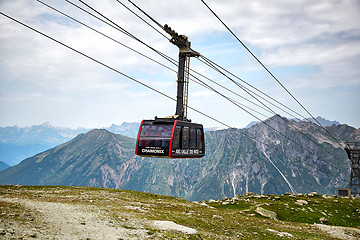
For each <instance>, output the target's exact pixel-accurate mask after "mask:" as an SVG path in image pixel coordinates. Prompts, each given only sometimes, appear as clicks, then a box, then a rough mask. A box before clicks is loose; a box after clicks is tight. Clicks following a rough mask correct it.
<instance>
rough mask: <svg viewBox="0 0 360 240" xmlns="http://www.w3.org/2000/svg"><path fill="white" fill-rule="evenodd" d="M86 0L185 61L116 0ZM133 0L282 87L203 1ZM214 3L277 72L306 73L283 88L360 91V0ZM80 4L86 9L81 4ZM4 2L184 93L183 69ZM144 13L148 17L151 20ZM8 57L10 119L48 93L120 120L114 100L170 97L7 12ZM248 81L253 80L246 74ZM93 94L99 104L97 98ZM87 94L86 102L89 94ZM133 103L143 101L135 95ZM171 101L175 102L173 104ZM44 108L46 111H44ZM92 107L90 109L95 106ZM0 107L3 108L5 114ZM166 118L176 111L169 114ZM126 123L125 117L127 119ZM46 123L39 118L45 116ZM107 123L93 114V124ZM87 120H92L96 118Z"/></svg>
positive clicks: (64, 6) (0, 64)
mask: <svg viewBox="0 0 360 240" xmlns="http://www.w3.org/2000/svg"><path fill="white" fill-rule="evenodd" d="M46 2H47V3H49V4H50V5H53V6H55V7H56V8H58V9H59V10H62V11H64V12H66V13H67V14H69V15H71V16H73V17H76V18H78V19H80V20H81V21H84V22H85V23H86V24H89V25H91V26H92V27H94V28H96V29H98V30H99V31H101V32H104V33H106V34H108V35H109V36H111V37H113V38H114V39H116V40H118V41H121V42H123V43H125V44H127V45H129V46H131V47H133V48H135V49H137V50H139V51H141V52H142V53H144V54H146V55H148V56H149V57H152V58H154V59H156V60H157V61H160V62H161V63H164V64H166V65H167V66H169V67H171V68H172V69H176V67H175V66H173V65H172V64H171V63H169V62H167V61H166V60H164V59H162V58H161V57H160V56H158V55H157V54H156V53H154V52H153V51H151V50H149V49H148V48H146V47H144V46H143V45H142V44H140V43H138V42H136V41H134V40H132V39H130V38H128V37H126V36H125V35H123V34H121V33H120V32H118V31H117V30H115V29H113V28H111V27H109V26H108V25H105V24H103V23H101V22H99V21H97V20H95V19H94V18H92V17H90V16H88V15H87V14H84V13H83V12H82V11H79V10H78V9H76V8H74V7H73V6H71V5H69V4H68V3H66V2H65V1H64V2H62V1H61V2H60V1H56V0H48V1H46ZM74 2H75V1H74ZM86 2H88V3H89V4H90V5H92V6H94V7H95V8H96V9H99V11H101V12H102V13H104V14H106V16H108V17H109V18H111V19H113V20H114V21H116V22H117V23H119V24H120V25H121V26H123V27H124V28H125V29H127V30H129V31H130V32H131V33H133V34H134V35H135V36H138V37H139V38H141V40H143V41H144V42H146V43H149V44H150V45H151V46H154V47H155V48H156V49H159V50H160V51H162V52H164V53H166V54H168V55H169V56H171V57H172V58H174V59H177V51H178V50H177V48H176V47H175V46H173V45H172V44H170V43H169V42H168V41H167V40H166V39H164V38H163V37H162V36H161V35H159V34H158V33H157V32H155V31H154V30H152V29H151V28H149V27H148V26H147V25H146V24H144V23H143V22H142V21H141V20H138V19H137V18H136V17H135V16H133V15H132V14H131V13H130V12H128V11H127V10H126V9H124V8H123V7H122V6H121V5H120V4H118V3H117V2H116V1H115V0H106V1H95V0H91V1H86ZM134 2H135V3H136V4H138V5H139V6H141V7H142V8H143V9H144V10H146V11H147V12H148V13H149V14H150V15H151V16H153V17H154V18H155V19H157V20H158V21H159V22H160V23H161V24H165V23H167V24H169V25H170V26H171V27H172V28H173V29H175V30H176V31H178V32H179V33H181V34H185V35H188V36H189V39H190V41H191V42H192V46H193V47H194V49H195V50H198V49H200V50H201V53H202V54H203V55H205V56H207V57H209V58H211V59H212V60H215V61H216V62H217V63H219V64H220V65H222V66H224V67H226V68H229V69H231V70H232V71H235V72H236V73H238V74H239V75H240V77H248V78H249V79H251V82H259V85H260V87H267V88H268V89H265V90H264V89H263V90H264V91H273V89H274V88H275V87H274V86H271V85H270V82H271V81H272V80H271V79H270V77H269V76H268V75H266V74H264V73H259V70H261V67H260V66H259V65H258V64H257V63H256V62H255V61H254V60H253V59H252V57H251V56H250V55H249V54H248V53H247V52H246V51H245V50H244V49H243V47H241V46H240V44H238V42H237V41H236V40H235V39H234V38H233V37H232V36H231V35H230V34H229V32H228V31H227V30H226V29H225V28H224V27H223V26H222V25H221V23H220V22H219V21H218V20H217V19H216V18H215V17H214V16H213V15H212V14H211V13H210V12H209V11H208V9H206V7H205V6H204V5H203V4H202V3H201V1H191V0H184V1H180V2H179V1H172V2H169V1H167V0H157V1H156V3H155V2H154V1H137V0H136V1H134ZM206 2H207V3H208V5H209V6H210V7H211V8H212V9H213V10H214V11H215V12H216V13H217V14H218V15H219V16H220V17H221V18H222V19H223V20H224V21H225V23H227V24H228V26H229V27H230V28H231V29H232V30H233V31H234V32H235V33H236V34H237V36H238V37H239V38H240V39H241V40H243V41H244V42H245V44H247V45H248V46H249V48H251V49H252V50H253V52H254V53H255V54H256V55H257V56H258V57H259V58H260V59H261V60H262V61H263V63H265V65H267V66H268V67H269V68H270V69H274V70H275V71H277V70H278V69H280V70H279V71H280V72H279V73H280V74H281V73H282V72H281V71H282V70H283V69H284V68H286V69H287V71H288V72H289V71H291V70H292V69H293V68H294V69H295V68H302V69H304V72H303V73H302V74H301V75H299V76H295V77H294V75H295V73H292V74H288V75H289V76H287V75H284V76H283V78H281V79H280V81H283V82H285V85H287V86H290V89H293V90H296V91H297V92H298V91H300V92H298V94H299V95H300V96H301V95H302V93H303V92H306V91H307V89H308V88H309V87H312V88H317V89H318V90H319V91H320V90H321V89H323V88H327V89H333V88H334V91H336V90H335V88H337V87H344V86H353V87H354V88H358V89H359V85H360V82H359V81H360V80H359V75H360V70H359V69H360V67H359V62H360V41H359V40H360V25H359V24H358V23H359V22H360V3H359V1H357V0H343V1H325V0H322V1H312V0H297V1H285V2H284V1H280V0H279V1H275V0H274V1H258V0H251V1H250V0H246V1H238V0H226V1H206ZM124 3H125V4H127V5H128V6H129V7H131V8H132V9H134V8H133V7H132V6H131V5H129V3H128V2H126V1H124ZM76 4H79V5H81V3H78V2H76ZM0 6H1V11H2V12H4V13H6V14H9V15H11V16H12V17H15V18H17V19H19V20H21V21H23V22H25V23H26V24H29V25H31V26H32V27H35V28H36V29H39V30H40V31H43V32H44V33H46V34H48V35H50V36H52V37H54V38H56V39H58V40H60V41H62V42H64V43H66V44H68V45H69V46H71V47H74V48H76V49H78V50H80V51H82V52H84V53H85V54H88V55H90V56H92V57H94V58H96V59H98V60H99V61H101V62H104V63H105V64H108V65H110V66H111V67H114V68H115V69H118V70H119V71H122V72H124V73H126V74H129V75H130V76H132V77H135V78H137V79H139V80H141V81H143V82H145V83H146V84H148V85H150V86H153V87H155V88H157V89H159V90H161V91H164V92H165V93H166V94H169V95H171V94H175V93H176V89H175V87H176V85H175V83H176V82H175V81H176V74H175V73H173V72H171V71H169V70H167V69H165V68H163V67H161V66H159V65H157V64H155V63H153V62H151V61H149V60H147V59H145V58H143V57H141V56H139V55H137V54H135V53H133V52H132V51H129V50H127V49H125V48H123V47H122V46H120V45H119V44H117V43H114V42H112V41H111V40H109V39H106V38H104V37H102V36H100V35H98V34H97V33H95V32H93V31H91V30H89V29H87V28H85V27H83V26H80V25H79V24H77V23H74V22H72V21H71V20H69V19H66V18H64V17H62V16H61V15H59V14H57V13H55V12H54V11H52V10H50V9H48V8H46V7H44V6H43V5H41V4H39V3H38V2H36V1H31V0H30V1H29V0H18V1H15V2H14V1H11V0H3V1H1V3H0ZM81 6H83V5H81ZM83 7H84V6H83ZM134 10H135V9H134ZM135 11H137V10H135ZM137 12H138V11H137ZM139 14H140V15H142V14H141V13H139ZM142 16H143V15H142ZM144 18H146V17H145V16H144ZM0 54H1V56H2V58H1V60H0V72H1V73H0V74H1V75H0V87H1V89H2V90H1V92H0V94H1V95H0V97H1V98H2V99H6V103H7V104H8V107H6V109H7V110H6V113H7V114H10V115H11V114H12V113H11V111H10V110H9V109H10V107H9V106H13V107H14V108H16V109H23V108H21V107H20V105H21V104H24V105H26V104H29V101H30V102H31V101H33V103H34V105H35V104H41V99H51V101H50V100H49V101H50V102H52V103H53V104H54V105H56V106H61V104H62V103H64V102H76V101H83V102H85V103H86V101H88V102H89V104H90V103H91V104H92V106H93V109H103V110H102V112H103V115H104V118H105V117H106V114H107V113H106V112H108V116H109V117H110V116H112V113H111V112H112V111H111V110H108V111H105V110H104V109H110V108H109V106H110V105H108V104H109V102H111V99H114V102H115V101H117V102H120V103H121V104H123V105H126V106H132V105H133V108H134V109H139V108H140V107H139V106H140V105H136V104H141V102H142V101H147V99H150V96H151V98H152V100H151V101H147V102H151V103H154V104H156V102H167V101H168V100H167V99H165V98H163V97H161V96H159V95H157V94H155V93H152V92H151V90H148V89H145V88H144V87H141V86H138V85H137V84H136V83H134V82H132V81H131V80H129V79H127V78H126V77H123V76H121V75H118V74H116V73H114V72H112V71H111V70H109V69H106V68H104V67H103V66H100V65H98V64H97V63H94V62H92V61H91V60H88V59H86V58H84V57H83V56H80V55H78V54H77V53H74V52H72V51H71V50H69V49H66V48H64V47H63V46H60V45H58V44H57V43H54V42H52V41H51V40H48V39H46V38H44V37H43V36H40V35H38V34H37V33H34V32H32V31H31V30H27V29H25V28H24V27H22V26H20V25H19V24H17V23H14V22H13V21H11V20H9V19H7V18H5V17H3V16H0ZM191 64H192V66H193V67H195V68H196V69H198V71H200V72H201V73H203V74H205V75H207V76H211V78H212V79H214V80H215V81H217V82H218V83H222V84H224V83H225V82H227V81H228V80H226V79H224V78H223V77H222V76H221V75H218V74H215V73H214V72H213V71H211V70H210V69H209V68H208V67H206V66H205V65H203V64H202V63H199V61H195V60H192V61H191ZM308 68H309V69H310V70H309V69H308ZM314 69H315V70H314ZM344 79H346V80H344ZM245 80H247V79H246V78H245ZM230 86H231V85H230ZM190 92H191V95H190V96H191V97H194V99H193V100H195V99H197V101H200V100H201V98H202V97H203V98H206V99H207V101H211V99H212V98H214V97H213V94H214V93H211V92H209V91H208V90H204V89H203V88H200V87H198V86H197V85H196V84H191V91H190ZM327 93H328V91H327ZM149 94H150V96H149ZM319 94H321V92H319ZM51 96H53V97H51ZM55 96H56V97H55ZM95 96H96V99H97V100H94V99H92V98H94V97H95ZM130 96H131V97H130ZM87 97H88V98H89V99H88V100H86V98H87ZM173 97H175V96H173ZM324 98H327V99H328V101H332V99H331V98H329V97H328V96H324ZM84 99H85V100H84ZM134 99H137V100H136V101H134ZM199 99H200V100H199ZM214 99H215V98H214ZM26 101H28V102H26ZM353 101H355V102H356V103H359V101H360V100H359V98H356V99H355V100H353ZM25 102H26V104H25ZM190 102H191V99H190ZM193 102H194V101H193ZM85 103H83V104H85ZM196 103H197V102H196ZM196 103H195V104H196ZM104 104H105V105H106V106H107V107H106V108H103V106H104ZM223 104H227V103H223ZM169 105H173V103H170V104H169ZM315 105H316V104H315ZM27 106H28V105H27ZM199 106H201V107H202V108H204V111H205V110H208V111H210V112H214V111H216V109H214V108H211V106H217V107H218V109H217V111H222V110H223V109H227V108H226V107H222V105H220V104H219V102H216V104H215V103H213V104H211V102H207V103H206V104H203V105H201V103H200V102H199ZM210 108H211V109H210ZM4 109H5V107H4ZM39 109H41V108H40V107H39ZM84 109H86V108H84ZM130 109H131V108H130V107H129V108H128V109H127V110H128V111H131V110H130ZM88 110H89V111H90V109H88ZM335 110H336V109H335ZM335 110H334V111H335ZM1 111H2V109H1V108H0V113H1ZM71 111H73V110H70V109H69V111H68V112H67V111H66V108H65V107H64V108H63V110H62V112H63V113H65V114H69V115H71V114H72V112H71ZM83 111H85V110H83ZM149 111H150V110H149ZM149 111H148V112H149ZM171 112H172V111H171ZM54 114H56V113H54ZM84 114H85V113H84ZM134 114H135V115H137V117H138V118H141V117H142V116H141V113H134ZM148 114H149V113H148ZM1 115H2V117H1V118H0V124H4V123H5V122H8V120H6V117H4V116H5V115H3V114H1ZM85 115H86V114H85ZM154 115H156V113H154ZM159 115H160V114H159ZM164 115H169V114H165V113H164ZM315 115H316V114H315ZM38 116H39V118H41V117H42V118H43V119H44V120H43V121H44V122H45V121H49V119H45V118H47V117H48V115H47V116H45V115H44V116H42V113H41V112H39V113H38ZM220 116H221V117H226V118H228V119H232V118H233V115H232V113H231V111H228V112H227V113H222V114H220ZM325 117H326V116H325ZM53 118H54V119H55V118H56V117H53ZM94 118H96V117H94ZM355 118H357V119H358V120H359V119H360V116H355ZM11 119H16V118H14V117H13V118H11ZM31 119H33V117H32V118H31ZM102 119H103V118H102ZM123 120H124V121H127V119H126V118H124V119H123ZM249 120H250V119H249ZM19 121H20V120H19ZM39 121H40V122H41V120H39ZM81 121H82V120H81V119H80V117H79V120H78V121H74V124H77V125H78V126H80V125H82V123H81ZM99 121H100V120H94V122H99ZM131 121H134V119H131ZM86 122H87V124H91V123H89V119H87V120H86ZM14 124H19V125H21V123H20V122H14ZM235 124H236V123H235ZM245 125H246V123H245ZM235 126H236V125H235ZM72 127H77V126H72Z"/></svg>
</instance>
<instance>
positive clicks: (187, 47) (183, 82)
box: [164, 24, 200, 121]
mask: <svg viewBox="0 0 360 240" xmlns="http://www.w3.org/2000/svg"><path fill="white" fill-rule="evenodd" d="M164 30H165V32H167V33H168V34H169V35H170V36H171V39H170V42H171V43H172V44H174V45H175V46H177V47H178V48H179V66H178V79H177V97H176V100H177V101H176V112H175V116H176V117H177V119H179V120H182V121H187V120H188V119H187V104H188V87H189V66H190V57H199V56H200V53H198V52H196V51H194V50H192V49H191V43H190V42H189V41H188V37H186V36H185V35H179V34H178V33H177V32H175V31H174V30H172V29H171V27H169V26H168V25H167V24H165V25H164Z"/></svg>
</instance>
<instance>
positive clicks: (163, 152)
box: [136, 24, 205, 158]
mask: <svg viewBox="0 0 360 240" xmlns="http://www.w3.org/2000/svg"><path fill="white" fill-rule="evenodd" d="M163 29H164V30H165V31H166V32H167V33H168V34H170V35H171V39H170V42H171V43H172V44H174V45H175V46H177V47H178V48H179V65H178V74H177V96H176V110H175V115H172V116H170V117H166V118H157V117H155V120H143V121H142V122H141V125H140V129H139V133H138V137H137V141H136V155H139V156H143V157H165V158H200V157H203V156H204V155H205V142H204V130H203V126H202V125H201V124H197V123H192V122H191V121H190V120H189V119H188V118H187V105H188V99H189V94H188V91H189V70H190V58H191V57H198V56H200V53H198V52H196V51H194V50H192V49H191V43H190V42H189V41H188V37H186V36H185V35H179V34H178V33H177V32H175V31H174V30H172V29H171V28H170V27H169V26H168V25H167V24H165V25H164V27H163Z"/></svg>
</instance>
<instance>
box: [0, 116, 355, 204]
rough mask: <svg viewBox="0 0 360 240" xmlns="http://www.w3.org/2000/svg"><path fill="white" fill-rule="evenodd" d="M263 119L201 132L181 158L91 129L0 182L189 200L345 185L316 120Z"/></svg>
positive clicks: (344, 132)
mask: <svg viewBox="0 0 360 240" xmlns="http://www.w3.org/2000/svg"><path fill="white" fill-rule="evenodd" d="M266 123H267V124H268V125H270V126H272V128H269V127H268V126H267V125H266V124H257V125H255V126H252V127H250V128H249V129H225V130H219V131H212V132H207V133H206V135H205V141H206V156H205V157H203V158H201V159H187V160H185V159H176V160H173V159H156V158H141V157H138V156H136V155H135V149H134V148H135V139H133V138H128V137H125V136H122V135H117V134H113V133H110V132H108V131H107V130H100V129H97V130H92V131H90V132H88V133H86V134H80V135H78V136H77V137H76V138H74V139H73V140H71V141H69V142H66V143H64V144H62V145H59V146H57V147H55V148H52V149H50V150H48V151H45V152H42V153H41V154H38V155H36V156H34V157H32V158H28V159H26V160H24V161H23V162H21V163H20V164H19V165H17V166H14V167H11V168H9V169H7V170H5V171H3V172H1V173H0V184H18V183H20V184H24V185H54V184H55V185H69V186H93V187H108V188H121V189H130V190H137V191H143V192H152V193H159V194H166V195H171V196H178V197H182V198H185V199H189V200H203V199H210V198H225V197H231V196H235V195H236V194H245V193H246V192H255V193H259V194H282V193H284V192H288V191H292V192H294V193H296V192H311V191H317V192H320V193H322V194H323V193H327V194H331V193H334V192H335V191H336V188H337V187H344V186H346V185H347V183H348V179H349V165H348V164H349V163H348V160H347V156H346V153H345V151H344V150H343V149H342V148H341V147H340V146H339V145H338V143H337V142H336V141H335V140H334V139H332V138H331V137H330V136H328V135H326V134H324V133H322V132H321V130H319V129H318V128H317V127H316V125H314V124H312V123H307V122H296V121H293V122H292V124H293V125H294V126H296V128H298V129H301V130H302V131H303V132H304V133H306V136H305V135H303V134H299V132H298V131H296V130H294V129H293V127H290V126H289V121H285V120H284V119H283V118H281V117H280V116H274V117H273V118H271V119H268V120H267V122H266ZM331 128H332V129H331V130H332V132H334V133H336V134H337V135H338V136H341V138H342V140H350V139H352V138H353V137H354V136H358V135H359V133H360V130H359V129H355V128H352V127H349V126H346V125H339V126H336V125H333V126H331ZM274 129H277V130H281V132H282V133H284V134H286V136H288V137H290V138H291V139H295V140H296V142H297V143H298V144H295V143H294V142H292V141H290V140H289V139H286V138H284V135H282V134H279V133H278V132H276V131H274ZM248 135H251V136H253V138H255V139H257V140H256V141H255V140H254V139H252V138H249V137H248ZM311 140H312V141H311ZM304 149H307V150H304Z"/></svg>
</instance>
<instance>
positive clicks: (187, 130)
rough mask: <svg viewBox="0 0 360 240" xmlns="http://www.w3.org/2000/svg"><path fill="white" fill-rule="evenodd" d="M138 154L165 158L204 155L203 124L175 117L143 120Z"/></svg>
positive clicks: (138, 141)
mask: <svg viewBox="0 0 360 240" xmlns="http://www.w3.org/2000/svg"><path fill="white" fill-rule="evenodd" d="M136 155H139V156H143V157H165V158H200V157H203V156H204V155H205V145H204V130H203V126H202V125H201V124H197V123H191V122H187V121H180V120H175V119H173V118H155V120H143V121H142V123H141V126H140V129H139V134H138V138H137V142H136Z"/></svg>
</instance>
